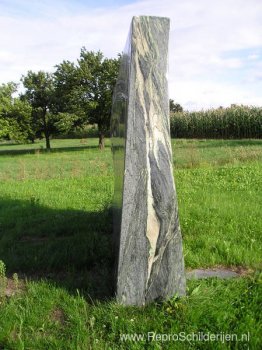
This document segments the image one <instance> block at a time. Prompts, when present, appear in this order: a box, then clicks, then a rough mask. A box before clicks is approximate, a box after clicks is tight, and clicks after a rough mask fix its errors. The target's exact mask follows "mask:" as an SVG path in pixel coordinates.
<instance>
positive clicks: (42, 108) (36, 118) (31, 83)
mask: <svg viewBox="0 0 262 350" xmlns="http://www.w3.org/2000/svg"><path fill="white" fill-rule="evenodd" d="M21 80H22V82H23V85H24V87H25V89H26V91H25V93H24V95H23V96H21V98H22V100H27V101H28V102H29V103H30V105H31V106H32V108H33V110H32V119H33V127H34V129H35V132H36V134H38V135H39V134H40V133H44V136H45V140H46V149H47V150H50V148H51V146H50V136H51V135H52V134H53V133H54V132H55V131H56V128H55V117H54V114H53V113H52V107H53V101H54V79H53V75H52V74H50V73H46V72H43V71H39V72H37V73H34V72H32V71H29V72H28V73H27V75H26V76H23V77H22V79H21Z"/></svg>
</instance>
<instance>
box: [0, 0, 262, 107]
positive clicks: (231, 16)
mask: <svg viewBox="0 0 262 350" xmlns="http://www.w3.org/2000/svg"><path fill="white" fill-rule="evenodd" d="M10 2H11V3H12V4H13V10H12V11H10V10H9V11H8V9H9V6H10ZM10 2H6V5H5V6H4V7H3V11H1V10H2V9H1V4H0V13H1V14H2V15H0V83H1V82H6V81H9V80H16V81H17V80H19V78H20V77H21V75H22V74H25V73H26V72H27V70H29V69H32V70H39V69H44V70H52V69H53V67H54V65H55V64H58V63H60V62H61V61H62V60H63V59H68V60H76V59H77V57H78V56H79V52H80V48H81V47H82V46H86V48H87V49H88V50H89V49H90V50H98V49H100V50H101V51H102V52H104V53H105V55H106V56H109V57H116V55H117V53H119V52H121V51H122V50H123V48H124V44H125V40H126V37H127V33H128V30H129V25H130V22H131V18H132V16H134V15H157V16H168V17H170V18H171V33H170V63H169V76H170V96H171V97H172V98H174V99H175V100H176V101H177V102H179V103H181V104H183V105H184V106H185V107H187V108H189V107H190V106H191V107H190V108H192V106H197V108H202V107H204V108H206V107H209V106H215V105H226V104H230V103H249V104H260V105H262V100H261V97H260V91H259V89H261V87H262V86H261V84H262V83H261V79H259V78H260V76H259V74H260V73H259V71H257V67H259V66H258V64H261V57H259V56H258V55H256V56H258V57H255V56H254V55H255V54H254V52H256V51H254V50H253V49H254V48H262V22H261V17H262V1H261V0H249V1H246V0H220V1H218V0H214V1H210V0H198V1H195V0H162V1H159V0H145V1H136V2H134V3H131V4H128V5H124V6H118V7H116V6H115V7H114V9H112V8H101V7H100V8H99V9H95V8H85V7H84V6H83V5H82V6H81V8H78V7H77V6H76V5H75V7H74V6H73V3H72V2H69V1H68V2H66V1H63V2H62V1H60V2H51V1H50V0H45V1H42V2H40V3H39V2H34V3H33V2H31V1H29V0H16V2H14V1H10ZM14 5H15V6H14ZM14 8H17V10H16V11H15V10H14ZM18 9H20V10H18ZM27 9H28V11H27ZM20 14H22V15H20ZM241 50H250V53H247V57H246V59H245V57H243V55H240V54H239V52H241ZM234 51H235V52H236V53H235V54H234ZM227 52H231V55H230V56H227V55H225V53H227ZM232 53H233V54H232ZM247 61H248V62H249V64H251V63H252V62H254V64H253V65H252V66H250V67H249V66H247V65H246V62H247ZM255 62H256V63H257V64H256V65H255ZM243 80H245V82H246V83H245V84H243ZM203 96H205V97H204V98H203Z"/></svg>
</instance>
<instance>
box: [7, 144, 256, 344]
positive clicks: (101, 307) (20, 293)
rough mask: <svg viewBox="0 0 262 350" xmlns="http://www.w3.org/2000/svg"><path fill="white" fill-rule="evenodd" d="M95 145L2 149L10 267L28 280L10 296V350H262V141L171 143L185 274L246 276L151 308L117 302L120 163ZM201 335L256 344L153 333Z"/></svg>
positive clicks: (194, 286)
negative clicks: (115, 218)
mask: <svg viewBox="0 0 262 350" xmlns="http://www.w3.org/2000/svg"><path fill="white" fill-rule="evenodd" d="M97 143H98V141H97V140H96V139H82V140H79V139H75V140H53V142H52V146H53V151H52V152H51V153H46V152H45V150H44V147H43V146H44V143H43V142H39V143H36V144H34V145H9V144H1V145H0V260H2V261H4V263H5V264H6V267H7V275H8V276H9V277H10V281H9V282H10V284H11V283H12V281H11V279H12V274H13V273H15V272H16V273H18V276H19V283H20V287H19V286H18V288H17V287H16V288H15V287H13V291H16V293H15V295H13V296H11V297H3V295H2V296H1V294H0V349H144V348H145V349H162V348H163V349H225V348H232V349H233V348H236V349H248V348H250V349H257V348H259V346H260V345H261V342H262V339H261V338H260V333H261V326H262V324H261V316H260V314H261V312H260V307H261V302H262V299H261V295H262V288H261V256H262V244H261V232H262V219H261V212H262V176H261V174H262V140H225V141H223V140H172V145H173V157H174V167H175V171H174V176H175V182H176V187H177V193H178V201H179V213H180V222H181V229H182V235H183V244H184V255H185V263H186V268H187V269H192V268H199V267H215V266H228V267H230V268H232V269H233V270H238V271H239V270H240V271H243V276H242V277H240V278H237V279H232V280H217V279H215V278H213V279H209V280H201V281H188V291H187V296H186V297H185V298H182V299H177V298H176V297H175V296H174V298H173V299H172V300H171V301H169V302H159V303H155V304H152V305H149V306H146V307H144V308H136V307H128V308H127V307H123V306H119V305H117V304H116V303H115V301H114V299H113V298H112V297H113V288H112V271H113V264H114V259H113V256H112V253H111V252H112V244H111V238H112V212H111V202H112V196H113V181H114V177H113V165H112V155H111V149H110V140H106V148H105V150H104V151H102V152H101V151H100V150H99V149H98V148H97ZM0 283H1V280H0ZM13 284H14V283H13ZM16 289H17V290H16ZM0 290H1V289H0ZM200 331H201V332H204V333H208V332H211V333H216V334H217V333H221V332H222V333H223V332H224V333H229V334H233V333H236V334H237V335H239V337H240V336H241V334H243V333H248V332H249V341H248V342H247V341H242V342H241V341H236V340H235V339H234V340H232V341H227V342H222V341H217V342H205V341H198V342H197V341H190V339H189V338H188V339H186V340H185V341H182V340H181V339H180V341H175V340H174V339H173V340H172V341H163V340H162V341H157V340H156V339H155V340H152V339H148V338H147V334H148V332H156V333H159V334H178V333H179V332H185V334H189V335H190V334H191V333H192V332H200ZM127 333H130V334H134V333H137V334H142V335H144V338H143V339H140V340H139V341H133V340H132V339H129V340H128V339H127V340H124V339H121V336H122V335H123V334H127Z"/></svg>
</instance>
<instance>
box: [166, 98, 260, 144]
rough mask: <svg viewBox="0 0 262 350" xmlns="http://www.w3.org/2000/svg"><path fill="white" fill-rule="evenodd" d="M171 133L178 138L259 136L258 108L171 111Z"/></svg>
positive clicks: (232, 107)
mask: <svg viewBox="0 0 262 350" xmlns="http://www.w3.org/2000/svg"><path fill="white" fill-rule="evenodd" d="M170 125H171V136H172V137H178V138H223V139H228V138H234V139H240V138H262V108H261V107H248V106H236V105H232V106H231V107H229V108H218V109H210V110H207V111H199V112H187V111H186V112H176V113H172V114H171V123H170Z"/></svg>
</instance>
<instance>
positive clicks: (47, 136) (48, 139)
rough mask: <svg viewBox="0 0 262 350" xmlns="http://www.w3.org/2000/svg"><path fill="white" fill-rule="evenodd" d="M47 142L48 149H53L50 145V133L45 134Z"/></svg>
mask: <svg viewBox="0 0 262 350" xmlns="http://www.w3.org/2000/svg"><path fill="white" fill-rule="evenodd" d="M45 144H46V149H47V151H50V150H51V146H50V137H49V135H48V134H45Z"/></svg>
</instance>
